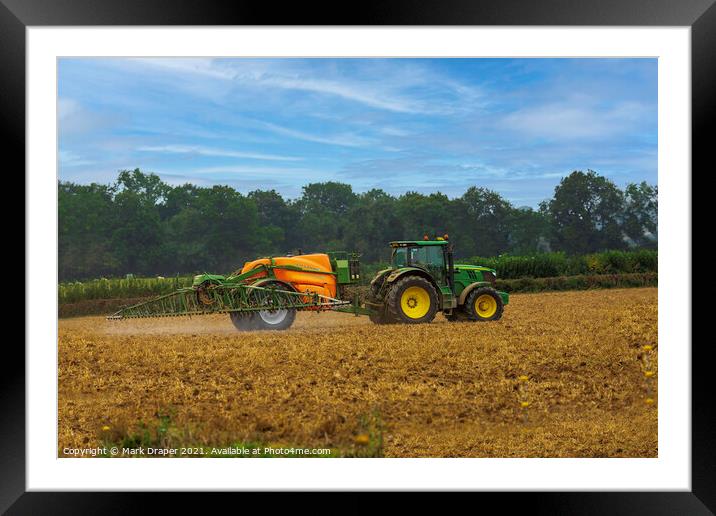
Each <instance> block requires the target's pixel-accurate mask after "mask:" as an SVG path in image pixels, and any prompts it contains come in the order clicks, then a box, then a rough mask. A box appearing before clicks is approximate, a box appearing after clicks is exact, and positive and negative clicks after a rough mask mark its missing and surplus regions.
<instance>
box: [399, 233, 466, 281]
mask: <svg viewBox="0 0 716 516" xmlns="http://www.w3.org/2000/svg"><path fill="white" fill-rule="evenodd" d="M390 247H391V248H392V249H393V252H392V255H391V260H390V264H391V267H392V268H394V269H402V268H404V267H416V268H418V269H422V270H424V271H425V272H427V273H428V274H429V275H430V276H431V277H433V278H435V280H436V282H437V283H438V284H440V285H449V284H450V278H449V274H448V271H449V270H450V268H451V264H452V249H451V246H450V245H449V242H448V241H447V240H445V239H443V238H439V239H436V240H399V241H395V242H391V243H390Z"/></svg>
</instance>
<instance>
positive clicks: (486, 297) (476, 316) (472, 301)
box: [463, 287, 505, 322]
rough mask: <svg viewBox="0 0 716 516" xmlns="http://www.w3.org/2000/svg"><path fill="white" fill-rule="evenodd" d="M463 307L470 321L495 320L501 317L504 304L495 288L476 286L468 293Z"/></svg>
mask: <svg viewBox="0 0 716 516" xmlns="http://www.w3.org/2000/svg"><path fill="white" fill-rule="evenodd" d="M463 308H464V310H465V313H466V314H467V316H468V318H469V319H470V320H472V321H478V322H482V321H497V320H498V319H500V318H501V317H502V311H503V310H504V309H505V305H504V303H503V302H502V298H501V297H500V294H498V293H497V290H495V289H494V288H491V287H478V288H476V289H475V290H473V291H472V292H470V294H468V296H467V299H466V300H465V305H464V306H463Z"/></svg>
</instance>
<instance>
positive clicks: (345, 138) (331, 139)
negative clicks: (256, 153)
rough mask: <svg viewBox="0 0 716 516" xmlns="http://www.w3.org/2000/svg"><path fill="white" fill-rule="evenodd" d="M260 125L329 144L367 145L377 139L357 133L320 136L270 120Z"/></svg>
mask: <svg viewBox="0 0 716 516" xmlns="http://www.w3.org/2000/svg"><path fill="white" fill-rule="evenodd" d="M260 125H261V126H262V127H264V128H266V129H268V130H269V131H272V132H274V133H277V134H282V135H284V136H290V137H291V138H297V139H299V140H306V141H309V142H315V143H325V144H327V145H338V146H342V147H365V146H367V145H373V144H374V143H375V140H373V139H371V138H366V137H363V136H360V135H357V134H350V133H348V134H346V133H344V134H334V135H331V136H319V135H315V134H311V133H306V132H304V131H297V130H295V129H288V128H287V127H281V126H280V125H276V124H272V123H269V122H260Z"/></svg>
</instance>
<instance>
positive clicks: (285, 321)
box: [253, 308, 296, 330]
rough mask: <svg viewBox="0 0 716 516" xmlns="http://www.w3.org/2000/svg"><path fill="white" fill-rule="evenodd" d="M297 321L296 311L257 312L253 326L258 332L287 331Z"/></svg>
mask: <svg viewBox="0 0 716 516" xmlns="http://www.w3.org/2000/svg"><path fill="white" fill-rule="evenodd" d="M295 320H296V310H293V309H287V308H279V309H278V310H261V311H259V312H256V314H255V315H254V319H253V324H254V329H256V330H287V329H289V328H290V327H291V325H292V324H293V321H295Z"/></svg>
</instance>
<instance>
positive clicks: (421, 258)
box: [410, 245, 445, 268]
mask: <svg viewBox="0 0 716 516" xmlns="http://www.w3.org/2000/svg"><path fill="white" fill-rule="evenodd" d="M444 263H445V262H444V259H443V250H442V247H441V246H437V245H423V246H416V247H411V248H410V264H411V265H417V266H422V267H428V268H443V266H444Z"/></svg>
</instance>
